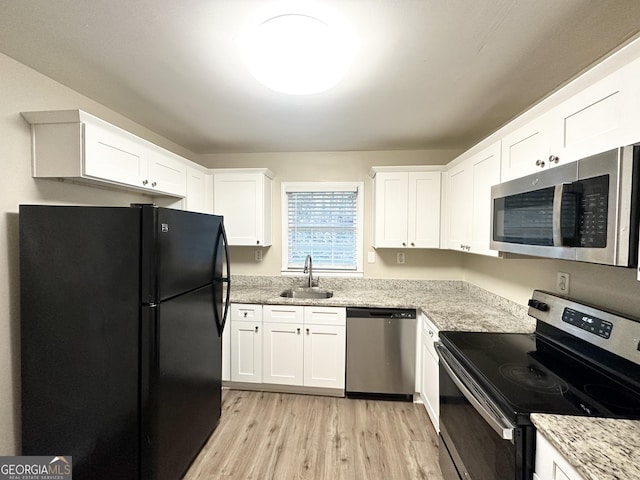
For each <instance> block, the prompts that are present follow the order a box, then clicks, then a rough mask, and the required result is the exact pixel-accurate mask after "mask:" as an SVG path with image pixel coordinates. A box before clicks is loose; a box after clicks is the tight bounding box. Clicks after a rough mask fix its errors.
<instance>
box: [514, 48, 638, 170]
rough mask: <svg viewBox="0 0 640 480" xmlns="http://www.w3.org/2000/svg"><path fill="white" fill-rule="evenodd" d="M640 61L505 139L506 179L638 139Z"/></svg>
mask: <svg viewBox="0 0 640 480" xmlns="http://www.w3.org/2000/svg"><path fill="white" fill-rule="evenodd" d="M638 80H640V60H636V61H635V62H632V63H630V64H628V65H626V66H625V67H623V68H621V69H620V70H618V71H616V72H614V73H612V74H610V75H608V76H607V77H605V78H603V79H601V80H600V81H598V82H595V83H593V84H592V85H590V86H589V87H587V88H585V89H583V90H581V91H579V92H577V93H576V94H575V95H573V96H572V97H570V98H569V99H567V100H565V101H563V102H561V103H560V104H559V105H557V106H555V107H554V108H552V109H550V110H549V111H547V112H546V113H544V114H542V115H540V116H538V117H537V118H535V119H533V120H532V121H530V122H529V123H527V124H526V125H524V126H523V127H520V128H519V129H518V130H516V131H514V132H512V133H510V134H508V135H506V136H504V137H503V138H502V181H503V182H504V181H508V180H512V179H514V178H519V177H522V176H524V175H529V174H531V173H535V172H537V171H540V170H541V169H546V168H553V167H555V166H558V165H561V164H563V163H567V162H573V161H576V160H579V159H580V158H584V157H588V156H590V155H594V154H596V153H600V152H604V151H606V150H609V149H612V148H616V147H619V146H622V145H627V144H630V143H633V142H637V141H638V140H639V139H640V127H638V124H637V122H636V121H635V112H637V111H638V107H639V106H640V93H639V92H638V89H637V88H635V85H637V82H638Z"/></svg>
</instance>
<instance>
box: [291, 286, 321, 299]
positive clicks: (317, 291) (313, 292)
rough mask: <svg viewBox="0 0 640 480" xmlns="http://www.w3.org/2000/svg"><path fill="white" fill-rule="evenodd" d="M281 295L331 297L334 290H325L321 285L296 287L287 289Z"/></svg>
mask: <svg viewBox="0 0 640 480" xmlns="http://www.w3.org/2000/svg"><path fill="white" fill-rule="evenodd" d="M280 296H281V297H285V298H331V297H333V292H332V291H330V290H323V289H321V288H320V287H296V288H289V289H287V290H285V291H284V292H282V293H281V294H280Z"/></svg>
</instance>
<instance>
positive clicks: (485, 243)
mask: <svg viewBox="0 0 640 480" xmlns="http://www.w3.org/2000/svg"><path fill="white" fill-rule="evenodd" d="M497 183H500V142H495V143H494V144H492V145H490V146H489V147H487V148H485V149H484V150H482V151H481V152H479V153H477V154H475V155H473V156H472V157H469V158H468V159H466V160H465V161H463V162H462V163H459V164H458V165H456V166H454V167H452V168H451V169H450V170H449V171H448V172H447V191H446V208H445V212H446V213H445V215H446V222H445V225H446V227H445V238H446V240H445V245H446V247H447V248H449V249H451V250H460V251H463V252H471V253H477V254H482V255H489V256H497V255H498V252H496V251H493V250H491V249H490V248H489V241H490V234H491V233H490V228H491V186H492V185H495V184H497Z"/></svg>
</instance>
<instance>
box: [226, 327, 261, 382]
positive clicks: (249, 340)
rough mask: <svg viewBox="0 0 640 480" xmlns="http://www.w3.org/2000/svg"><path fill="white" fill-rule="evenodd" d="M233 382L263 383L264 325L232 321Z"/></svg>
mask: <svg viewBox="0 0 640 480" xmlns="http://www.w3.org/2000/svg"><path fill="white" fill-rule="evenodd" d="M231 381H233V382H247V383H262V324H261V323H258V322H248V321H239V322H238V321H231Z"/></svg>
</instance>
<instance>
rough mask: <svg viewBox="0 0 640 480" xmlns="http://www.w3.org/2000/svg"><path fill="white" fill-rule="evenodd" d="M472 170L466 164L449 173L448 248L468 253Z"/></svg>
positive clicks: (454, 168)
mask: <svg viewBox="0 0 640 480" xmlns="http://www.w3.org/2000/svg"><path fill="white" fill-rule="evenodd" d="M471 184H472V179H471V170H470V169H469V165H468V163H466V162H463V163H461V164H459V165H456V166H455V167H453V168H452V169H451V170H449V172H447V205H446V212H447V219H446V225H447V226H446V246H447V248H449V249H451V250H462V251H467V250H469V249H470V247H469V245H468V239H469V218H470V217H471Z"/></svg>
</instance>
